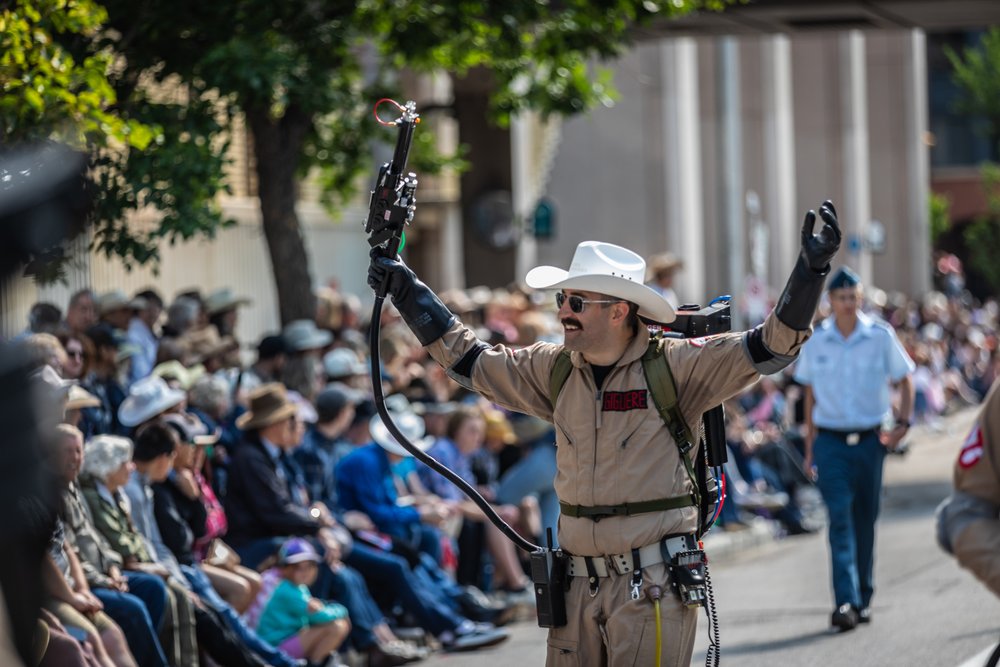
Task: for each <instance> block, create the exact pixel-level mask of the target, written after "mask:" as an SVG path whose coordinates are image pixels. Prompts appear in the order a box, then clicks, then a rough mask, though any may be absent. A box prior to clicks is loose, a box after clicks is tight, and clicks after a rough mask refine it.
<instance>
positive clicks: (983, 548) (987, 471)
mask: <svg viewBox="0 0 1000 667" xmlns="http://www.w3.org/2000/svg"><path fill="white" fill-rule="evenodd" d="M955 490H956V491H957V492H959V493H964V494H968V495H969V496H972V497H974V498H975V499H977V500H978V501H981V504H979V505H977V510H976V511H975V512H974V513H973V514H976V516H974V518H971V519H970V515H969V514H966V515H965V516H963V517H959V518H958V519H957V520H956V523H958V522H959V521H961V523H964V525H962V526H961V528H960V530H959V531H958V532H957V534H955V535H954V537H953V539H952V547H953V552H954V554H955V558H956V559H957V560H958V562H959V563H960V564H961V565H962V567H965V568H967V569H968V570H969V571H971V572H972V573H973V574H974V575H975V576H976V577H977V578H979V579H980V580H981V581H982V582H983V583H984V584H986V586H987V587H988V588H989V589H990V590H991V591H993V593H994V594H996V595H997V596H1000V382H998V383H994V385H993V388H992V389H991V390H990V392H989V394H988V395H987V397H986V400H985V401H984V402H983V407H982V411H981V412H980V415H979V419H978V421H977V423H976V424H975V425H974V426H973V429H972V432H971V433H970V434H969V437H968V438H967V439H966V441H965V443H964V445H963V447H962V451H961V453H960V454H959V458H958V460H957V461H956V462H955ZM963 519H964V521H963Z"/></svg>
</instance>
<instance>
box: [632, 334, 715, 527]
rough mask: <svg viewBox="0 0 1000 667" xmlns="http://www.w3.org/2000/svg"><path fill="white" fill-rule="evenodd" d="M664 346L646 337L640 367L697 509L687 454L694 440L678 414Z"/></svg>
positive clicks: (662, 341) (698, 491)
mask: <svg viewBox="0 0 1000 667" xmlns="http://www.w3.org/2000/svg"><path fill="white" fill-rule="evenodd" d="M665 345H666V339H665V338H651V339H650V341H649V347H647V348H646V352H645V354H643V355H642V370H643V373H645V375H646V385H647V386H648V387H649V393H650V395H652V397H653V405H655V406H656V411H657V412H658V413H659V415H660V419H662V420H663V423H664V424H666V426H667V431H669V432H670V435H671V437H673V439H674V442H675V443H676V444H677V449H678V450H679V453H680V457H681V460H682V461H684V468H685V469H686V470H687V474H688V477H689V478H690V479H691V493H692V494H693V495H694V499H695V506H696V507H699V508H700V507H701V488H700V486H699V484H698V476H697V475H696V474H695V470H694V463H693V462H692V460H691V456H690V453H691V450H692V448H694V446H695V444H696V443H697V442H698V441H697V439H695V437H694V433H693V432H692V431H691V428H690V427H689V426H688V425H687V422H685V421H684V415H682V414H681V410H680V406H679V405H678V402H677V384H676V383H675V382H674V374H673V373H672V372H671V371H670V364H668V363H667V355H666V350H665V349H664V347H665Z"/></svg>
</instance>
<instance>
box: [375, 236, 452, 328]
mask: <svg viewBox="0 0 1000 667" xmlns="http://www.w3.org/2000/svg"><path fill="white" fill-rule="evenodd" d="M371 260H372V261H371V264H369V265H368V286H369V287H371V288H372V289H373V290H375V292H376V293H378V291H379V288H380V287H381V286H382V284H383V282H384V283H386V285H387V287H388V289H387V293H388V294H389V295H391V296H392V303H393V304H394V305H395V306H396V310H398V311H399V314H400V315H401V316H402V317H403V321H404V322H406V325H407V326H408V327H410V330H411V331H413V333H414V334H415V335H416V337H417V339H418V340H419V341H420V344H421V345H430V344H431V343H433V342H434V341H436V340H437V339H438V338H440V337H441V336H443V335H444V333H445V332H446V331H447V330H448V329H449V328H451V325H452V324H453V323H454V321H455V316H454V315H452V314H451V311H450V310H448V308H447V307H446V306H445V305H444V304H443V303H441V300H440V299H438V298H437V295H436V294H434V292H432V291H431V288H429V287H428V286H427V285H425V284H423V283H422V282H420V280H419V279H418V278H417V275H416V274H415V273H413V271H411V270H410V268H409V267H408V266H406V264H403V262H402V261H401V260H400V259H399V258H398V257H397V258H396V259H389V258H388V257H383V256H382V255H381V254H380V251H379V249H378V248H375V249H373V250H372V252H371Z"/></svg>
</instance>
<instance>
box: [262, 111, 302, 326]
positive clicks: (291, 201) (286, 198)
mask: <svg viewBox="0 0 1000 667" xmlns="http://www.w3.org/2000/svg"><path fill="white" fill-rule="evenodd" d="M246 115H247V124H248V125H249V126H250V131H251V132H252V133H253V145H254V154H255V156H256V160H257V192H258V194H259V196H260V212H261V219H262V222H263V226H264V237H265V238H266V239H267V249H268V252H269V254H270V256H271V270H272V272H273V274H274V283H275V286H276V287H277V289H278V309H279V312H280V315H281V323H282V325H285V324H287V323H288V322H291V321H292V320H297V319H303V318H305V319H310V320H311V319H313V318H314V317H315V316H316V298H315V296H314V295H313V290H312V275H311V273H310V271H309V255H308V254H306V246H305V240H304V239H303V237H302V227H301V225H300V224H299V217H298V214H297V213H296V212H295V202H296V200H297V199H298V187H297V181H296V171H297V169H298V166H299V159H300V157H301V155H302V144H303V142H304V140H305V137H306V134H307V133H308V132H309V129H310V127H311V125H312V117H311V116H309V115H307V114H305V113H302V112H301V111H299V110H298V109H297V108H296V107H289V108H288V109H287V110H286V112H285V115H284V116H283V117H282V118H280V119H278V120H274V119H272V118H270V117H269V114H268V113H267V110H266V109H257V108H255V109H249V110H247V112H246Z"/></svg>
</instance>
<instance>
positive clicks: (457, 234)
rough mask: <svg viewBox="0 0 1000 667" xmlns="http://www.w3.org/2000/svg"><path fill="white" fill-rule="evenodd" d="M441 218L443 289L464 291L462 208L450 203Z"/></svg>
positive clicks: (454, 202) (445, 207)
mask: <svg viewBox="0 0 1000 667" xmlns="http://www.w3.org/2000/svg"><path fill="white" fill-rule="evenodd" d="M443 206H444V215H443V216H442V217H441V236H440V242H441V246H440V248H441V289H442V290H446V289H464V288H465V287H466V284H465V263H464V261H463V258H462V249H463V248H464V244H463V242H462V206H461V204H460V203H459V202H457V201H452V202H448V203H446V204H444V205H443Z"/></svg>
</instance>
